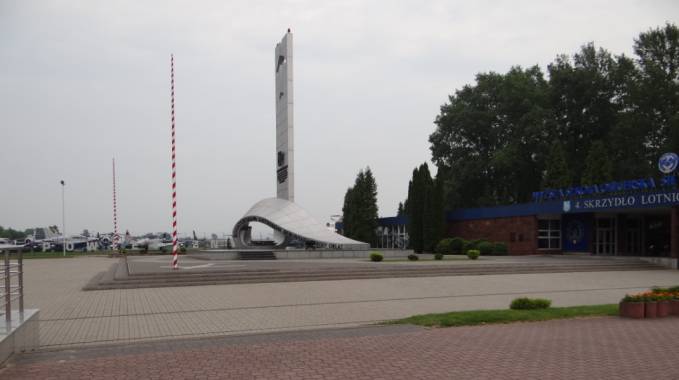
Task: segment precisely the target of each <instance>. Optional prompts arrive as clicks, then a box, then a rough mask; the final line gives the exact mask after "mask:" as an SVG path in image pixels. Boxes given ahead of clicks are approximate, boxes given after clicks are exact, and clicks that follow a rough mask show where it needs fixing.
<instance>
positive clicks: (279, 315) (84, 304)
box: [25, 257, 679, 349]
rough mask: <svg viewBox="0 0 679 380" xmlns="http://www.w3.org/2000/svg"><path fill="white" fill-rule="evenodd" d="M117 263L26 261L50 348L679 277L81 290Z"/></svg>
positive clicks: (638, 286)
mask: <svg viewBox="0 0 679 380" xmlns="http://www.w3.org/2000/svg"><path fill="white" fill-rule="evenodd" d="M168 259H169V257H168ZM113 263H115V259H108V258H95V257H83V258H76V259H45V260H27V261H26V284H25V287H26V307H32V308H39V309H40V344H41V346H42V348H43V349H59V348H65V347H80V346H83V345H101V344H116V343H129V342H140V341H152V340H165V339H177V338H187V337H211V336H224V335H237V334H244V333H251V332H271V331H287V330H302V329H318V328H327V327H347V326H359V325H365V324H370V323H375V322H378V321H383V320H388V319H395V318H403V317H407V316H410V315H413V314H422V313H432V312H445V311H452V310H471V309H491V308H506V307H507V305H508V304H509V302H510V301H511V299H513V298H516V297H518V296H534V297H547V298H550V299H552V300H553V301H554V305H555V306H570V305H585V304H598V303H614V302H617V301H618V300H619V299H620V298H621V297H622V296H623V295H624V294H625V293H626V292H634V291H639V290H643V289H647V288H649V287H651V286H653V285H676V284H679V271H676V270H675V271H672V270H654V271H631V272H587V273H584V272H583V273H550V274H522V275H488V276H458V277H426V278H389V279H370V280H345V281H319V282H292V283H278V284H247V285H246V284H243V285H213V286H193V287H168V288H147V289H116V290H103V291H89V292H85V291H82V290H81V288H82V287H83V286H84V285H85V284H86V283H87V282H88V281H89V280H90V278H91V277H92V276H93V275H94V274H95V273H97V272H100V271H105V270H106V269H108V268H109V266H110V265H112V264H113Z"/></svg>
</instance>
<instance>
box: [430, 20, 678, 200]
mask: <svg viewBox="0 0 679 380" xmlns="http://www.w3.org/2000/svg"><path fill="white" fill-rule="evenodd" d="M634 53H635V56H634V57H633V58H631V57H627V56H625V55H619V56H614V55H612V54H611V53H610V52H608V51H606V50H605V49H602V48H597V47H595V46H594V44H592V43H590V44H587V45H585V46H583V47H582V48H581V49H580V51H579V52H577V53H576V54H574V55H573V56H571V57H569V56H566V55H561V56H558V57H557V58H556V60H555V61H554V62H552V63H551V64H549V65H548V67H547V73H548V78H547V79H546V78H545V74H544V73H543V72H542V70H541V69H540V68H539V67H537V66H534V67H530V68H526V69H524V68H521V67H513V68H512V69H510V70H509V71H508V72H507V73H506V74H498V73H493V72H490V73H482V74H478V75H477V77H476V83H475V84H473V85H467V86H464V87H463V88H462V89H460V90H458V91H456V92H455V94H454V95H451V96H450V97H449V102H448V103H446V104H444V105H443V106H441V113H440V114H439V115H438V116H437V118H436V120H435V124H436V130H435V132H434V133H432V134H431V136H430V138H429V141H430V143H431V152H432V160H433V162H434V163H435V164H436V166H437V167H438V174H437V176H438V177H439V178H440V179H441V180H442V181H443V182H444V185H445V194H446V197H445V198H446V201H445V206H446V207H447V208H457V207H474V206H485V205H496V204H507V203H515V202H526V201H530V199H531V194H532V192H533V191H536V190H539V189H541V188H559V187H568V186H574V185H580V184H595V183H601V182H606V181H608V180H611V179H627V178H637V177H646V176H650V175H654V174H655V173H656V172H657V169H656V163H657V159H658V157H659V156H660V155H661V154H662V153H663V152H665V151H677V150H679V29H678V28H677V27H676V26H675V25H673V24H667V25H665V26H664V27H660V28H656V29H652V30H649V31H647V32H644V33H641V34H640V35H639V37H638V38H637V39H635V41H634Z"/></svg>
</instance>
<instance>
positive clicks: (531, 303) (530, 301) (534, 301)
mask: <svg viewBox="0 0 679 380" xmlns="http://www.w3.org/2000/svg"><path fill="white" fill-rule="evenodd" d="M551 305H552V301H550V300H548V299H544V298H526V297H522V298H516V299H514V301H512V303H511V304H510V305H509V308H510V309H512V310H536V309H547V308H548V307H550V306H551Z"/></svg>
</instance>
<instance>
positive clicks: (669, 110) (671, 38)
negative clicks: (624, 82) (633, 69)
mask: <svg viewBox="0 0 679 380" xmlns="http://www.w3.org/2000/svg"><path fill="white" fill-rule="evenodd" d="M634 52H635V54H636V55H637V57H638V60H637V63H638V65H639V70H640V78H639V92H638V93H637V94H636V95H637V96H636V97H635V101H636V103H637V105H638V107H639V109H638V112H639V113H641V114H642V115H643V116H644V117H643V118H642V119H643V120H645V121H646V123H649V124H650V126H649V128H648V135H647V139H646V141H645V142H646V144H647V145H648V146H649V147H650V148H651V149H650V154H651V157H650V159H651V160H652V161H653V162H654V161H655V159H657V156H658V155H659V154H660V153H661V152H662V151H663V150H674V151H677V150H679V132H678V130H679V28H677V26H676V25H674V24H670V23H667V24H665V25H664V26H663V27H659V28H655V29H650V30H648V31H646V32H644V33H641V34H640V35H639V37H638V38H637V39H636V40H635V41H634Z"/></svg>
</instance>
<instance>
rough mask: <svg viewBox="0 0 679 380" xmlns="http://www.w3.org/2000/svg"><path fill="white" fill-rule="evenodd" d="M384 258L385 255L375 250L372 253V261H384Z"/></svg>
mask: <svg viewBox="0 0 679 380" xmlns="http://www.w3.org/2000/svg"><path fill="white" fill-rule="evenodd" d="M382 259H384V256H382V254H381V253H377V252H373V253H371V254H370V261H375V262H378V261H382Z"/></svg>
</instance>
